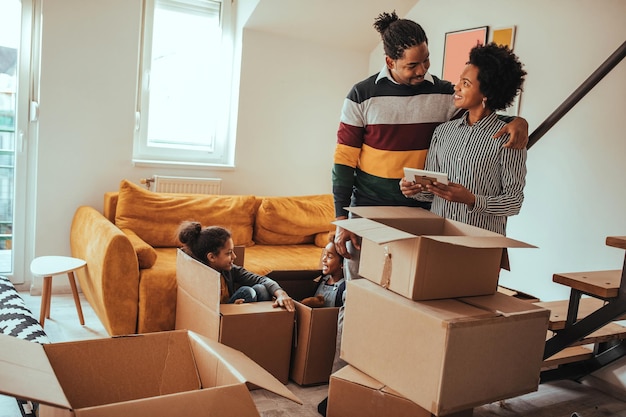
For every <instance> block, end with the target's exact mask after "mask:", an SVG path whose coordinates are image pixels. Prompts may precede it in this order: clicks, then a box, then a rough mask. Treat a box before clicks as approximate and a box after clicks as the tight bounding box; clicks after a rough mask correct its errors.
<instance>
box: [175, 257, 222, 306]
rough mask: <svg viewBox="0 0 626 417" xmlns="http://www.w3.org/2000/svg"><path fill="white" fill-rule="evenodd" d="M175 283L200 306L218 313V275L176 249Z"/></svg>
mask: <svg viewBox="0 0 626 417" xmlns="http://www.w3.org/2000/svg"><path fill="white" fill-rule="evenodd" d="M176 281H177V284H178V287H180V288H184V289H186V290H187V292H188V293H189V294H190V295H191V296H193V297H195V298H196V299H197V300H198V301H199V302H200V304H202V305H204V306H206V307H208V308H210V309H211V310H213V311H215V312H218V311H220V310H219V309H220V274H219V272H217V271H216V270H214V269H213V268H211V267H209V266H208V265H205V264H203V263H202V262H199V261H198V260H196V259H194V258H192V257H191V256H189V255H187V254H186V253H185V252H183V251H182V250H180V249H178V251H177V253H176Z"/></svg>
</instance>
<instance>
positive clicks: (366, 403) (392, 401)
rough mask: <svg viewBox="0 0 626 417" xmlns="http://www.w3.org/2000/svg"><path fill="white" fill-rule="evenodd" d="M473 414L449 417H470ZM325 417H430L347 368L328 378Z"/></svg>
mask: <svg viewBox="0 0 626 417" xmlns="http://www.w3.org/2000/svg"><path fill="white" fill-rule="evenodd" d="M472 414H473V410H472V409H471V408H470V409H468V410H464V411H459V412H457V413H452V414H449V415H448V416H449V417H472ZM326 415H327V416H328V417H380V416H393V417H433V416H434V414H432V413H431V412H430V411H428V410H425V409H423V408H422V407H420V406H419V405H417V404H415V403H414V402H412V401H410V400H407V399H406V398H404V397H403V396H402V395H400V394H399V393H398V392H396V391H394V390H392V389H391V388H389V387H387V386H385V384H383V383H381V382H379V381H377V380H375V379H374V378H372V377H370V376H368V375H366V374H364V373H363V372H361V371H359V370H358V369H356V368H354V367H352V366H350V365H347V366H345V367H343V368H342V369H340V370H339V371H337V372H335V373H334V374H332V375H331V377H330V384H329V388H328V408H327V410H326Z"/></svg>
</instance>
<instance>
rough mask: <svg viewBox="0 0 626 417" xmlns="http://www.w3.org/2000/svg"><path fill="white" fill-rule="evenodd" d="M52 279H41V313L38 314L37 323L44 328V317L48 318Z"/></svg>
mask: <svg viewBox="0 0 626 417" xmlns="http://www.w3.org/2000/svg"><path fill="white" fill-rule="evenodd" d="M51 284H52V277H43V286H42V290H41V309H40V310H41V311H40V312H39V323H40V324H41V327H43V326H44V323H45V321H46V317H50V295H51V294H50V290H51V288H52V285H51Z"/></svg>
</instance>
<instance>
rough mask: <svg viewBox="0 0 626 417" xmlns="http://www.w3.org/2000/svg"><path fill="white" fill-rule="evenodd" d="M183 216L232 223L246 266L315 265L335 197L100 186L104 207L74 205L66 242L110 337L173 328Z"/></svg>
mask: <svg viewBox="0 0 626 417" xmlns="http://www.w3.org/2000/svg"><path fill="white" fill-rule="evenodd" d="M185 220H195V221H199V222H201V223H202V225H203V226H209V225H219V226H223V227H226V228H228V229H230V231H231V232H232V235H233V240H234V243H235V245H238V246H245V257H244V267H245V268H246V269H248V270H250V271H253V272H256V273H258V274H262V275H265V274H269V273H271V272H272V271H314V270H319V268H320V258H321V253H322V248H323V247H324V246H325V245H326V243H327V242H328V234H329V232H331V231H333V230H334V226H333V225H332V224H331V222H332V221H333V220H334V209H333V199H332V195H331V194H327V195H326V194H324V195H309V196H294V197H266V196H264V197H261V196H251V195H199V194H166V193H154V192H151V191H148V190H147V189H145V188H143V187H141V186H139V185H137V184H134V183H132V182H130V181H127V180H123V181H122V182H121V184H120V189H119V191H115V192H107V193H105V196H104V210H103V212H102V213H101V212H99V211H98V210H96V209H95V208H93V207H90V206H81V207H79V208H78V209H77V210H76V212H75V214H74V218H73V220H72V225H71V231H70V246H71V251H72V256H74V257H77V258H81V259H85V260H86V261H87V267H86V268H83V269H82V270H81V271H80V272H78V273H77V277H78V280H79V283H80V287H81V289H82V291H83V293H84V294H85V297H86V299H87V300H88V301H89V303H90V304H91V306H92V307H93V308H94V310H95V312H96V313H97V315H98V317H99V318H100V320H101V321H102V323H103V325H104V327H105V328H106V330H107V331H108V333H109V334H110V335H111V336H115V335H122V334H132V333H146V332H155V331H163V330H171V329H173V328H174V323H175V318H176V317H175V314H176V288H177V287H176V249H177V248H178V247H179V246H180V243H179V242H178V239H177V230H178V227H179V225H180V223H181V222H182V221H185Z"/></svg>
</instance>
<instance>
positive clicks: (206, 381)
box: [0, 331, 302, 417]
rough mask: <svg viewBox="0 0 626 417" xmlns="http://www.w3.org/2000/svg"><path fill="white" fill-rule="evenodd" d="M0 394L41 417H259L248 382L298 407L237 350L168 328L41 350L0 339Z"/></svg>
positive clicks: (291, 396) (284, 390) (281, 387)
mask: <svg viewBox="0 0 626 417" xmlns="http://www.w3.org/2000/svg"><path fill="white" fill-rule="evenodd" d="M0 352H1V353H0V357H1V358H2V360H1V361H0V392H2V393H3V394H8V395H12V396H15V397H19V398H24V399H29V400H33V401H37V402H39V403H40V409H39V415H40V416H41V417H46V416H48V417H49V416H76V417H83V416H84V417H94V416H108V417H111V416H131V415H132V416H135V417H143V416H145V417H160V416H162V417H170V416H174V415H185V416H194V415H209V414H210V415H211V416H220V417H241V416H246V417H247V416H259V413H258V410H257V409H256V406H255V404H254V402H253V400H252V397H251V396H250V393H249V391H248V388H247V386H246V383H247V382H249V383H252V384H254V385H255V386H258V387H263V388H265V389H267V390H269V391H272V392H274V393H276V394H278V395H281V396H283V397H285V398H288V399H290V400H292V401H295V402H297V403H299V404H302V402H301V401H300V400H299V399H298V398H297V397H296V396H295V395H294V394H293V393H291V391H289V390H288V389H287V388H286V387H285V386H284V385H282V383H280V381H278V380H276V379H275V378H274V377H272V376H271V375H270V374H269V373H268V372H267V371H265V370H264V369H262V368H261V367H260V366H259V365H257V364H255V363H254V362H253V361H252V360H250V359H249V358H247V357H246V356H245V355H243V354H242V353H241V352H238V351H236V350H234V349H231V348H229V347H228V346H224V345H222V344H219V343H218V342H215V341H212V340H210V339H208V338H206V337H203V336H200V335H198V334H195V333H193V332H186V331H170V332H157V333H148V334H139V335H129V336H121V337H114V338H105V339H91V340H84V341H78V342H67V343H53V344H46V345H40V344H37V343H32V342H28V341H26V340H21V339H17V338H14V337H10V336H6V335H0Z"/></svg>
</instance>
